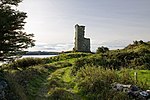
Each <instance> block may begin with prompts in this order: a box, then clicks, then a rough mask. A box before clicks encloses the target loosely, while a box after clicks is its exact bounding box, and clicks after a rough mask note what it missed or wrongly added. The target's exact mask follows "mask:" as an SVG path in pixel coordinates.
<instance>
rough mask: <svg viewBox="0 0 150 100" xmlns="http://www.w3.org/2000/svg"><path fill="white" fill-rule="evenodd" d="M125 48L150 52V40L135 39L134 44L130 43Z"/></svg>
mask: <svg viewBox="0 0 150 100" xmlns="http://www.w3.org/2000/svg"><path fill="white" fill-rule="evenodd" d="M124 50H127V51H129V52H130V51H132V52H140V51H144V52H146V51H147V52H150V41H148V42H143V41H142V40H140V41H133V44H129V45H128V46H127V47H125V48H124Z"/></svg>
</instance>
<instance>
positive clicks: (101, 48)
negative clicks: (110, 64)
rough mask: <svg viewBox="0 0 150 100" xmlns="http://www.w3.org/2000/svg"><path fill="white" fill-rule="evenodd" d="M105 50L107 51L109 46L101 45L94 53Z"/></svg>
mask: <svg viewBox="0 0 150 100" xmlns="http://www.w3.org/2000/svg"><path fill="white" fill-rule="evenodd" d="M107 51H109V48H107V47H103V46H102V47H98V49H97V50H96V53H105V52H107Z"/></svg>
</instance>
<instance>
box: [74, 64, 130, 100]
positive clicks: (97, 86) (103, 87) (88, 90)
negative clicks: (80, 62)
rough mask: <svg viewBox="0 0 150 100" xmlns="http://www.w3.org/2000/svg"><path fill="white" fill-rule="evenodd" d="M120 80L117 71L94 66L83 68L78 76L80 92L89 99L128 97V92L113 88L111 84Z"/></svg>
mask: <svg viewBox="0 0 150 100" xmlns="http://www.w3.org/2000/svg"><path fill="white" fill-rule="evenodd" d="M119 81H120V80H119V76H118V75H117V73H116V71H114V70H110V69H104V68H101V67H94V66H92V67H91V66H90V67H88V66H87V67H85V68H81V69H80V70H79V71H78V73H77V78H76V82H77V87H78V91H79V94H81V95H83V96H85V98H86V99H88V100H91V99H93V100H99V99H102V100H108V99H111V100H120V98H122V97H126V98H127V95H126V94H124V93H122V92H118V91H113V90H112V87H111V84H112V83H114V82H119ZM113 98H114V99H113ZM127 100H128V99H127Z"/></svg>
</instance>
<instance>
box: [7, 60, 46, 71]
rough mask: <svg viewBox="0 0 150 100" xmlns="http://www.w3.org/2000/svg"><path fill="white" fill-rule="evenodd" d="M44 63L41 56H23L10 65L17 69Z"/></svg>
mask: <svg viewBox="0 0 150 100" xmlns="http://www.w3.org/2000/svg"><path fill="white" fill-rule="evenodd" d="M39 64H44V61H43V60H42V59H41V58H23V59H19V60H17V61H14V62H12V63H11V64H9V67H11V68H14V69H16V68H17V67H19V68H23V69H25V68H27V67H29V66H34V65H39Z"/></svg>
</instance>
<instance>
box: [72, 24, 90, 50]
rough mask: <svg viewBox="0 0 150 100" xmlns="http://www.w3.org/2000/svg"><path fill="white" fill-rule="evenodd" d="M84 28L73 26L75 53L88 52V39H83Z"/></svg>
mask: <svg viewBox="0 0 150 100" xmlns="http://www.w3.org/2000/svg"><path fill="white" fill-rule="evenodd" d="M84 30H85V26H79V25H78V24H77V25H75V46H74V50H75V51H81V52H90V39H89V38H84V33H85V31H84Z"/></svg>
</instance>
